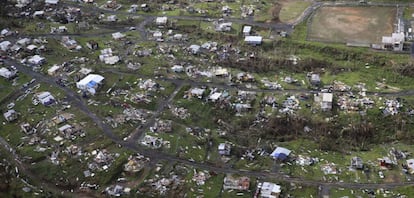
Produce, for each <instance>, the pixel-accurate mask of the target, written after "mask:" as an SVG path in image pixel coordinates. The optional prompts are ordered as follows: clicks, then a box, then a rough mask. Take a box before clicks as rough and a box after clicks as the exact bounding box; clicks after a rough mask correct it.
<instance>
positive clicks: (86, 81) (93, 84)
mask: <svg viewBox="0 0 414 198" xmlns="http://www.w3.org/2000/svg"><path fill="white" fill-rule="evenodd" d="M104 79H105V78H104V77H103V76H101V75H98V74H89V75H87V76H86V77H85V78H83V79H82V80H80V81H79V82H77V83H76V87H77V88H78V89H80V90H82V91H86V92H89V93H90V94H92V95H95V93H96V91H97V89H98V88H99V87H100V85H102V83H103V80H104Z"/></svg>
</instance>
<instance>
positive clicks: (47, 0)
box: [45, 0, 59, 5]
mask: <svg viewBox="0 0 414 198" xmlns="http://www.w3.org/2000/svg"><path fill="white" fill-rule="evenodd" d="M45 3H46V4H49V5H56V4H58V3H59V0H45Z"/></svg>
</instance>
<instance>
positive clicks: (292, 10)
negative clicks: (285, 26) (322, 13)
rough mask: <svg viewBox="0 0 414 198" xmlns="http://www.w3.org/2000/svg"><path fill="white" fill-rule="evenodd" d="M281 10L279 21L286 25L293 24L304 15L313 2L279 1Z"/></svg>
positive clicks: (305, 0)
mask: <svg viewBox="0 0 414 198" xmlns="http://www.w3.org/2000/svg"><path fill="white" fill-rule="evenodd" d="M278 2H279V3H280V5H281V9H280V11H279V20H280V21H281V22H284V23H292V22H294V21H296V20H298V19H300V18H301V17H303V15H304V11H305V10H306V8H308V7H309V6H310V5H311V4H312V2H313V0H279V1H278Z"/></svg>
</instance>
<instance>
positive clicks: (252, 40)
mask: <svg viewBox="0 0 414 198" xmlns="http://www.w3.org/2000/svg"><path fill="white" fill-rule="evenodd" d="M262 40H263V38H262V37H261V36H246V37H244V42H246V43H247V44H250V45H260V44H262Z"/></svg>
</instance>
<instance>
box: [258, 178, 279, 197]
mask: <svg viewBox="0 0 414 198" xmlns="http://www.w3.org/2000/svg"><path fill="white" fill-rule="evenodd" d="M280 192H282V191H281V189H280V186H279V185H277V184H275V183H270V182H263V185H262V187H261V188H260V195H259V197H260V198H278V197H279V195H280Z"/></svg>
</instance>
